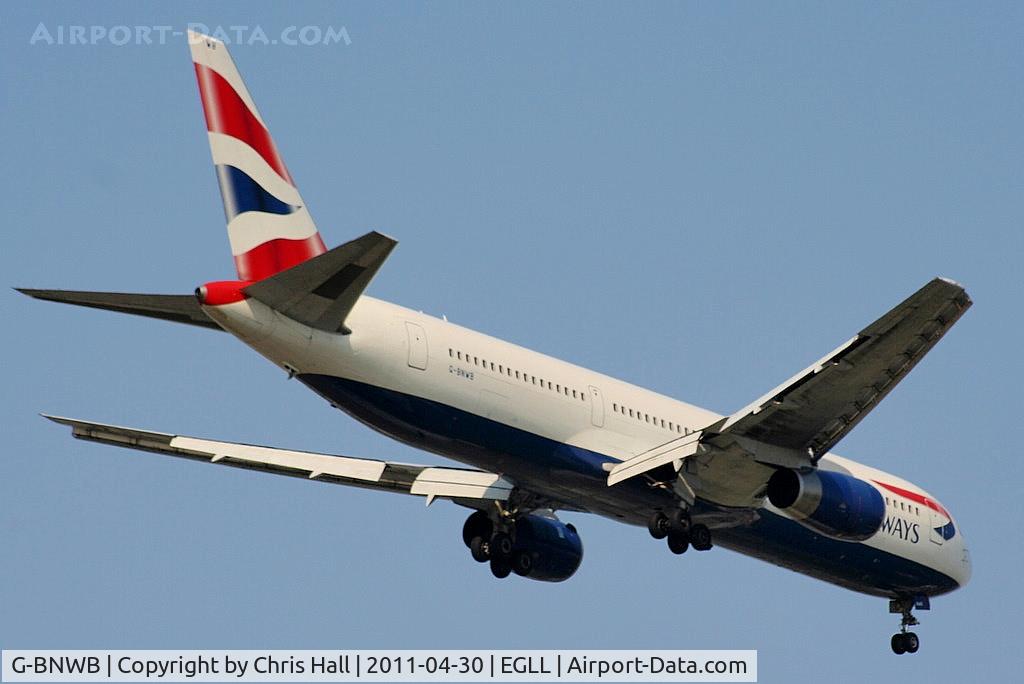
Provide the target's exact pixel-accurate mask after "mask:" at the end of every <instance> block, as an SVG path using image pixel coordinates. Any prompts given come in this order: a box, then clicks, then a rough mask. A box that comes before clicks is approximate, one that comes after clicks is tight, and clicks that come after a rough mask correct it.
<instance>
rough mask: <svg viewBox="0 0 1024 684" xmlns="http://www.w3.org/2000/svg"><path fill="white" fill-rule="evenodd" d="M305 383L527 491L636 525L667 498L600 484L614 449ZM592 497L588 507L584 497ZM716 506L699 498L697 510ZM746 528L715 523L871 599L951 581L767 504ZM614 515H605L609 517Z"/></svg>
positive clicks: (310, 378)
mask: <svg viewBox="0 0 1024 684" xmlns="http://www.w3.org/2000/svg"><path fill="white" fill-rule="evenodd" d="M298 378H299V379H300V380H301V381H302V382H303V383H304V384H305V385H307V386H308V387H310V389H312V390H313V391H315V392H316V393H317V394H319V395H321V396H322V397H324V398H325V399H327V400H328V401H330V402H331V403H333V404H335V405H336V406H338V407H340V408H343V409H344V410H345V411H347V412H349V413H351V414H352V415H354V416H355V417H356V418H358V419H360V420H362V421H363V422H365V423H367V424H368V425H370V426H371V427H373V428H375V429H377V430H379V431H381V432H383V433H385V434H387V435H389V436H391V437H394V438H395V439H398V440H399V441H402V442H405V443H407V444H410V445H411V446H414V447H418V448H421V449H425V450H427V451H432V452H434V453H438V454H440V455H442V456H446V457H449V458H454V459H455V460H458V461H462V462H464V463H471V464H472V465H475V466H476V467H479V468H483V469H485V470H490V471H496V472H501V473H504V474H508V475H510V476H511V477H512V478H513V479H515V480H516V481H517V482H519V483H521V484H522V485H523V486H524V487H526V488H527V489H528V490H530V491H532V492H538V493H542V494H545V493H546V494H547V495H549V496H553V497H557V498H559V499H560V500H563V501H566V502H567V503H571V504H573V505H579V506H580V507H581V508H601V507H602V506H599V505H598V504H597V503H595V502H597V501H600V502H601V503H602V504H603V508H605V509H606V510H611V509H614V508H615V507H618V508H620V509H621V508H623V507H624V506H625V507H627V508H628V507H632V509H631V510H630V513H632V514H633V515H632V517H633V518H634V520H633V522H637V521H641V522H642V521H643V520H645V519H646V517H647V515H648V514H649V512H650V511H651V510H653V509H654V508H656V507H659V506H663V505H666V502H668V501H670V499H668V498H667V497H668V495H666V494H665V493H664V492H662V491H661V490H652V489H651V488H650V487H648V486H646V485H645V484H644V483H643V482H641V478H634V479H633V480H628V481H626V482H623V483H621V484H618V485H616V486H615V487H608V486H607V484H606V483H607V477H608V473H607V471H605V470H604V468H603V467H602V466H603V464H605V463H609V462H615V463H617V462H619V460H618V459H615V458H613V457H611V456H607V455H605V454H600V453H597V452H594V451H589V450H587V449H582V448H580V447H575V446H572V445H569V444H564V443H561V442H558V441H556V440H552V439H549V438H546V437H541V436H540V435H536V434H533V433H530V432H527V431H525V430H522V429H519V428H516V427H513V426H509V425H505V424H503V423H500V422H498V421H495V420H492V419H489V418H484V417H482V416H477V415H475V414H473V413H469V412H467V411H463V410H461V409H457V408H453V407H451V406H448V405H446V404H442V403H440V402H436V401H433V400H430V399H423V398H421V397H415V396H412V395H409V394H404V393H401V392H396V391H393V390H388V389H384V388H381V387H376V386H374V385H368V384H365V383H361V382H356V381H354V380H346V379H344V378H338V377H333V376H328V375H312V374H302V375H299V376H298ZM588 503H589V504H590V505H589V506H588V505H587V504H588ZM702 509H703V510H717V509H714V507H713V506H710V505H708V504H704V503H702V502H698V504H697V507H696V508H695V511H696V512H700V511H701V510H702ZM758 514H759V518H758V520H756V521H755V522H754V523H752V524H750V525H745V526H740V527H733V528H723V529H717V530H715V532H714V536H715V539H716V540H717V541H718V543H720V544H721V545H722V546H725V547H727V548H731V549H733V550H736V551H739V552H741V553H744V554H746V555H750V556H754V557H756V558H760V559H762V560H765V561H767V562H770V563H773V564H775V565H780V566H783V567H787V568H789V569H791V570H794V571H796V572H800V573H802V574H805V575H810V576H812V577H816V578H818V579H821V580H824V581H826V582H831V583H833V584H838V585H840V586H843V587H846V588H848V589H852V590H854V591H860V592H863V593H867V594H873V595H878V596H891V595H895V594H917V593H922V594H928V595H932V596H934V595H938V594H943V593H947V592H949V591H952V590H953V589H956V588H957V586H958V585H957V583H956V582H955V581H954V580H953V579H951V578H950V577H947V576H946V575H944V574H942V573H940V572H938V571H936V570H933V569H932V568H929V567H927V566H924V565H921V564H920V563H917V562H916V561H912V560H910V559H908V558H903V557H901V556H897V555H895V554H892V553H888V552H886V551H882V550H879V549H874V548H871V547H870V546H867V545H865V544H860V543H855V542H844V541H838V540H835V539H830V538H828V537H824V536H822V535H820V534H818V533H817V532H815V531H813V530H810V529H808V528H806V527H804V526H803V525H800V524H799V523H797V522H795V521H793V520H790V519H789V518H786V517H783V516H780V515H777V514H775V513H772V512H769V511H767V510H764V509H761V510H759V511H758ZM609 517H612V516H609Z"/></svg>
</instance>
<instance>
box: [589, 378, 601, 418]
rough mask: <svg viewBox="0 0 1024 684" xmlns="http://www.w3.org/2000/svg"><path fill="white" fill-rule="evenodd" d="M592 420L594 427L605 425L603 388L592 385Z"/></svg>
mask: <svg viewBox="0 0 1024 684" xmlns="http://www.w3.org/2000/svg"><path fill="white" fill-rule="evenodd" d="M590 422H591V423H593V424H594V427H604V399H603V398H602V397H601V390H599V389H598V388H596V387H594V386H593V385H590Z"/></svg>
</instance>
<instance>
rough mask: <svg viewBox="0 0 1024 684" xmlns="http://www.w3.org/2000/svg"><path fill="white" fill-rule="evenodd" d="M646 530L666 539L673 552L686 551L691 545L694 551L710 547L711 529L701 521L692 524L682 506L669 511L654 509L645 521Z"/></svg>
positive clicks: (655, 536) (653, 535)
mask: <svg viewBox="0 0 1024 684" xmlns="http://www.w3.org/2000/svg"><path fill="white" fill-rule="evenodd" d="M647 531H648V532H650V533H651V536H652V537H654V538H655V539H667V540H668V548H669V550H670V551H671V552H672V553H674V554H677V555H678V554H681V553H686V550H687V549H688V548H690V547H691V546H692V547H693V548H694V550H696V551H707V550H708V549H710V548H711V546H712V543H711V530H709V529H708V527H707V525H702V524H701V523H697V524H693V522H692V521H691V520H690V514H689V513H688V512H687V511H684V510H683V509H682V508H676V509H674V510H672V511H670V512H669V513H665V512H663V511H655V512H654V514H653V515H652V516H651V517H650V519H649V520H648V521H647Z"/></svg>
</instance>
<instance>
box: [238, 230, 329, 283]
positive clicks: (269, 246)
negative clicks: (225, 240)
mask: <svg viewBox="0 0 1024 684" xmlns="http://www.w3.org/2000/svg"><path fill="white" fill-rule="evenodd" d="M326 251H327V248H326V247H325V246H324V241H323V240H321V239H320V234H319V233H317V234H315V235H312V236H310V237H308V238H306V239H304V240H289V239H287V238H277V239H275V240H268V241H267V242H264V243H263V244H262V245H258V246H256V247H253V248H252V249H250V250H249V251H248V252H246V253H245V254H239V255H238V256H236V257H235V268H237V269H238V277H239V279H240V280H263V279H264V278H269V277H270V276H272V275H274V274H275V273H279V272H281V271H284V270H286V269H289V268H291V267H292V266H295V265H297V264H301V263H302V262H303V261H306V260H307V259H312V258H313V257H315V256H317V255H319V254H323V253H324V252H326Z"/></svg>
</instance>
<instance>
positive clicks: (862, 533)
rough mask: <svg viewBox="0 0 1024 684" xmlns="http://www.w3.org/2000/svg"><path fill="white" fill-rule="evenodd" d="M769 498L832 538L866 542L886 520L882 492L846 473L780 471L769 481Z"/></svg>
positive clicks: (774, 503) (774, 504)
mask: <svg viewBox="0 0 1024 684" xmlns="http://www.w3.org/2000/svg"><path fill="white" fill-rule="evenodd" d="M768 500H769V501H771V503H772V505H773V506H775V507H776V508H779V509H781V510H784V511H785V512H786V513H788V514H789V515H790V516H792V517H793V518H795V519H797V520H798V521H800V523H801V524H803V525H805V526H807V527H809V528H811V529H812V530H815V531H816V532H820V533H821V534H824V535H826V536H828V537H832V538H833V539H843V540H846V541H864V540H865V539H867V538H868V537H870V536H872V535H873V534H875V533H876V532H878V530H879V528H880V527H881V526H882V522H883V521H884V520H885V501H884V500H883V499H882V494H881V493H880V492H879V491H878V490H877V489H875V487H874V486H872V485H871V484H870V483H868V482H864V481H863V480H858V479H857V478H855V477H852V476H850V475H845V474H843V473H837V472H830V471H827V470H813V471H811V472H807V473H800V472H797V471H795V470H786V469H782V470H777V471H775V474H774V475H772V476H771V478H770V479H769V480H768Z"/></svg>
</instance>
